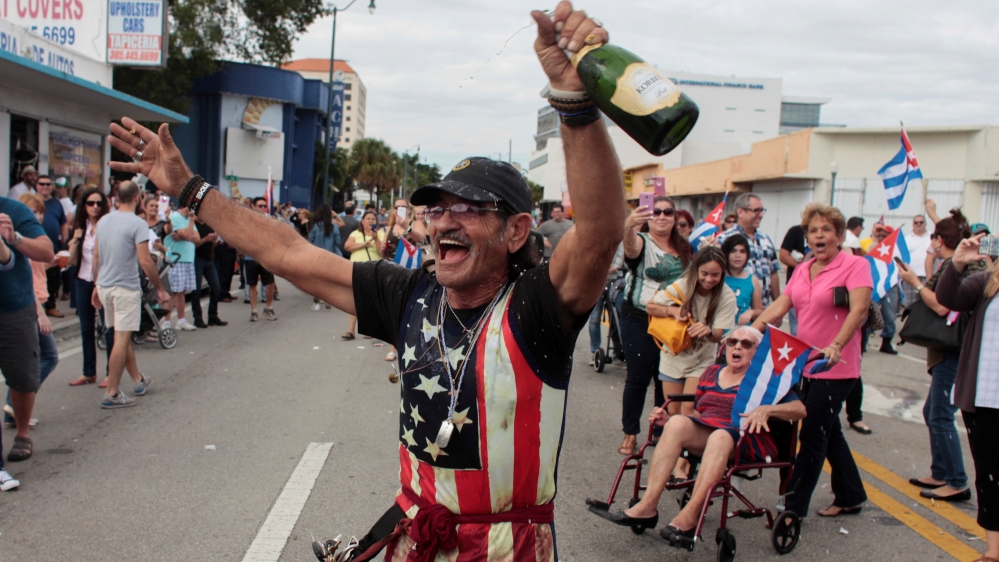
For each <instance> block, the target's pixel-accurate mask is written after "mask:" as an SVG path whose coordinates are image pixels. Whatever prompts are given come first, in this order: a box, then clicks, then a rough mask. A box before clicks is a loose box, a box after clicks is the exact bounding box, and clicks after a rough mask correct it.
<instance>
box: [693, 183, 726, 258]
mask: <svg viewBox="0 0 999 562" xmlns="http://www.w3.org/2000/svg"><path fill="white" fill-rule="evenodd" d="M727 200H728V192H727V191H726V192H725V196H724V197H722V202H721V203H719V204H718V206H717V207H715V209H714V210H713V211H711V213H710V214H709V215H708V216H706V217H704V220H702V221H701V224H699V225H697V228H695V229H694V230H693V232H691V233H690V245H691V247H692V248H693V249H694V251H695V252H696V251H697V250H698V249H700V246H701V238H710V237H712V236H714V235H715V234H718V231H719V229H720V228H721V221H722V217H723V216H725V202H726V201H727Z"/></svg>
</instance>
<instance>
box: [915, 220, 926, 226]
mask: <svg viewBox="0 0 999 562" xmlns="http://www.w3.org/2000/svg"><path fill="white" fill-rule="evenodd" d="M912 224H914V225H916V226H923V225H924V224H926V223H925V222H924V221H912Z"/></svg>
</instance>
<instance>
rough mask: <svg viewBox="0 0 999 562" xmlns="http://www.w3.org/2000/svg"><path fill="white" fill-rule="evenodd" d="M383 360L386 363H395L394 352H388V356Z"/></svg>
mask: <svg viewBox="0 0 999 562" xmlns="http://www.w3.org/2000/svg"><path fill="white" fill-rule="evenodd" d="M385 360H386V361H395V352H394V351H390V352H388V355H386V356H385Z"/></svg>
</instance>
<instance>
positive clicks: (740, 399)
mask: <svg viewBox="0 0 999 562" xmlns="http://www.w3.org/2000/svg"><path fill="white" fill-rule="evenodd" d="M813 349H814V348H813V347H812V346H810V345H808V344H807V343H805V342H803V341H801V340H799V339H798V338H795V337H794V336H792V335H791V334H788V333H787V332H782V331H780V330H778V329H776V328H774V327H773V326H767V328H766V330H765V331H764V332H763V341H761V342H760V345H758V346H756V354H755V355H753V361H752V363H750V364H749V369H748V370H747V371H746V376H745V377H744V378H743V379H742V383H740V384H739V393H738V394H736V396H735V403H734V404H733V405H732V427H735V428H739V429H742V428H743V426H744V425H745V423H746V422H745V419H744V418H743V417H742V416H741V414H748V413H749V412H752V411H753V410H754V409H756V407H758V406H761V405H762V406H772V405H774V404H776V403H778V402H780V401H781V400H782V399H783V398H784V397H785V396H787V393H788V391H789V390H791V387H793V386H794V385H796V384H798V381H799V380H800V379H801V374H802V373H803V372H804V371H805V363H807V362H808V355H809V354H810V353H811V352H812V350H813Z"/></svg>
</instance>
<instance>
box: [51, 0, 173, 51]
mask: <svg viewBox="0 0 999 562" xmlns="http://www.w3.org/2000/svg"><path fill="white" fill-rule="evenodd" d="M39 1H41V0H39ZM52 1H54V2H58V1H59V0H52ZM165 7H166V6H165V3H164V2H163V0H143V1H139V2H124V1H119V0H111V1H110V2H109V3H108V34H107V35H108V43H107V45H108V59H107V60H108V62H109V63H111V64H117V65H123V66H165V65H166V43H168V42H169V38H168V36H167V33H166V18H165V15H164V13H163V10H164V8H165Z"/></svg>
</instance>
